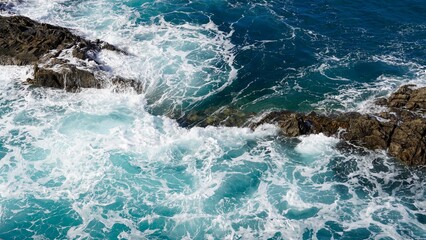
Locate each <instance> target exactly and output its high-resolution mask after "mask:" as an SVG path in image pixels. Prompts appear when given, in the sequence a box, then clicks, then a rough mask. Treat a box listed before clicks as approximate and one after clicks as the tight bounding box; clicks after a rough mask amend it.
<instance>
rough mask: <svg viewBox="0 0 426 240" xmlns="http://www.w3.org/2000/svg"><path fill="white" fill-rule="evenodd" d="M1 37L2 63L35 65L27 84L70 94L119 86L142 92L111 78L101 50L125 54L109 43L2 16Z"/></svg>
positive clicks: (136, 85)
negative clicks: (88, 89)
mask: <svg viewBox="0 0 426 240" xmlns="http://www.w3.org/2000/svg"><path fill="white" fill-rule="evenodd" d="M0 35H1V36H2V37H1V38H0V64H1V65H29V64H33V65H35V67H34V79H29V80H28V81H27V82H28V83H30V84H33V85H35V86H44V87H53V88H61V89H65V90H67V91H78V90H79V89H80V88H100V87H106V86H108V85H111V84H113V85H114V84H116V85H117V86H116V89H123V88H126V87H130V88H133V89H135V90H136V92H138V93H141V92H142V85H141V84H140V83H139V82H138V81H136V80H132V79H125V78H121V77H116V76H111V75H112V74H111V73H109V72H108V71H107V69H109V68H108V67H107V66H105V65H104V64H103V63H101V62H99V60H98V59H97V55H98V54H99V52H100V51H101V50H102V49H106V50H110V51H116V52H119V53H121V54H126V53H125V52H124V51H122V50H120V49H118V48H117V47H115V46H113V45H111V44H109V43H106V42H103V41H100V40H99V39H97V40H96V41H90V40H86V39H83V38H81V37H79V36H77V35H75V34H73V33H71V32H70V31H69V30H68V29H66V28H63V27H58V26H53V25H50V24H44V23H38V22H36V21H33V20H31V19H29V18H27V17H23V16H10V17H6V16H0ZM71 59H72V61H71Z"/></svg>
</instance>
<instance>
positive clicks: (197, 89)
mask: <svg viewBox="0 0 426 240" xmlns="http://www.w3.org/2000/svg"><path fill="white" fill-rule="evenodd" d="M142 9H145V8H143V7H142ZM19 11H20V13H21V14H23V15H26V16H29V17H31V18H34V19H36V20H39V21H42V22H48V23H52V24H57V25H61V26H65V27H69V28H72V29H74V31H76V32H77V33H78V34H82V35H84V36H86V37H88V38H90V39H96V38H100V39H102V40H104V41H107V42H110V43H112V44H115V45H116V46H118V47H120V48H122V49H125V50H126V51H128V52H129V53H130V54H131V55H129V56H123V55H122V54H118V53H114V52H111V51H102V52H101V54H100V55H99V58H100V60H101V61H102V62H104V63H105V64H106V65H107V66H109V67H110V68H111V71H112V73H113V74H115V75H120V76H123V77H127V78H131V79H136V80H139V81H141V82H142V83H143V85H144V91H145V94H146V97H147V99H149V100H150V101H149V103H150V104H152V106H153V107H154V108H155V107H157V108H159V109H162V108H163V109H169V111H170V112H174V111H175V112H179V111H180V110H181V109H182V108H191V107H193V106H194V105H196V104H198V103H199V102H200V101H201V100H203V99H205V98H208V97H209V96H212V95H213V94H215V93H217V92H220V91H222V90H223V89H224V88H226V86H228V85H229V84H230V83H232V81H233V80H234V79H235V78H236V76H237V69H236V68H235V67H234V66H233V65H234V58H235V56H234V53H233V48H234V45H233V44H232V43H231V41H230V40H229V38H230V36H231V35H232V33H233V32H230V33H226V32H222V31H221V30H219V28H218V26H216V25H215V24H214V23H213V22H212V21H211V20H210V21H209V22H207V23H205V24H190V23H184V24H172V23H170V22H168V21H166V20H165V19H164V16H162V15H161V14H160V15H157V16H152V17H151V21H150V23H146V22H138V21H139V20H140V18H141V14H149V5H147V6H146V9H145V11H146V13H144V10H142V13H140V12H138V11H136V10H135V9H132V8H130V7H127V6H126V5H124V4H120V3H113V2H110V1H107V0H103V1H91V0H89V1H81V2H79V3H78V4H74V3H72V2H70V1H45V0H32V1H28V2H26V3H25V4H24V5H22V6H20V8H19Z"/></svg>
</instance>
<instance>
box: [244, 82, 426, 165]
mask: <svg viewBox="0 0 426 240" xmlns="http://www.w3.org/2000/svg"><path fill="white" fill-rule="evenodd" d="M425 99H426V88H417V89H416V88H414V86H412V85H409V86H403V87H401V88H400V89H399V90H398V91H396V92H395V93H394V94H392V95H391V96H390V97H389V99H382V100H380V102H382V103H385V104H386V105H387V106H389V108H390V112H381V113H378V114H374V115H368V114H360V113H356V112H350V113H344V114H339V115H327V116H326V115H319V114H316V113H315V112H312V113H310V114H301V113H295V112H290V111H281V112H271V113H269V114H267V115H266V116H264V117H263V118H262V119H261V120H260V121H258V122H255V123H254V124H252V125H251V127H252V128H256V127H257V126H259V125H261V124H264V123H275V124H276V125H277V126H278V127H279V128H280V131H281V133H282V134H283V135H285V136H289V137H297V136H300V135H306V134H311V133H323V134H325V135H327V136H336V137H339V138H341V139H342V140H345V141H347V142H349V143H352V144H354V145H357V146H362V147H365V148H368V149H372V150H376V149H388V150H389V154H390V155H391V156H394V157H396V158H398V159H400V160H401V161H402V162H404V163H406V164H407V165H426V119H425V118H424V117H423V116H422V115H421V114H418V113H417V112H421V113H423V112H425V108H426V106H425Z"/></svg>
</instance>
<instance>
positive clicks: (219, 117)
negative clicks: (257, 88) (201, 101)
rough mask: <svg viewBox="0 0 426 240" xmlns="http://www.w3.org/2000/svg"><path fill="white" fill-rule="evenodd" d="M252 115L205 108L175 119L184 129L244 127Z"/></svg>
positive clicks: (225, 109)
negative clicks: (194, 127)
mask: <svg viewBox="0 0 426 240" xmlns="http://www.w3.org/2000/svg"><path fill="white" fill-rule="evenodd" d="M253 116H254V114H253V113H245V112H243V111H241V110H238V109H235V108H230V107H225V108H223V109H220V110H217V109H216V108H213V107H211V108H207V109H205V110H203V111H192V112H189V113H187V114H184V115H183V116H179V117H175V116H171V117H172V118H177V121H178V123H179V124H180V125H181V126H184V127H193V126H198V127H206V126H227V127H242V126H245V124H246V123H247V121H248V119H249V118H251V117H253Z"/></svg>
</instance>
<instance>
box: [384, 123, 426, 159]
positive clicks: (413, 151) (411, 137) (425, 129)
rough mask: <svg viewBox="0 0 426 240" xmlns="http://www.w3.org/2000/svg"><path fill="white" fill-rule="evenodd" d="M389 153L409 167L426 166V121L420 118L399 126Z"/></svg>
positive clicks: (393, 136)
mask: <svg viewBox="0 0 426 240" xmlns="http://www.w3.org/2000/svg"><path fill="white" fill-rule="evenodd" d="M389 153H390V154H391V155H392V156H395V157H397V158H399V159H401V160H402V161H403V162H405V163H407V164H408V165H425V164H426V119H424V118H418V119H414V120H411V121H406V122H403V123H402V124H401V125H400V126H398V127H397V128H396V129H395V131H394V133H393V135H392V140H391V142H390V146H389Z"/></svg>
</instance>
